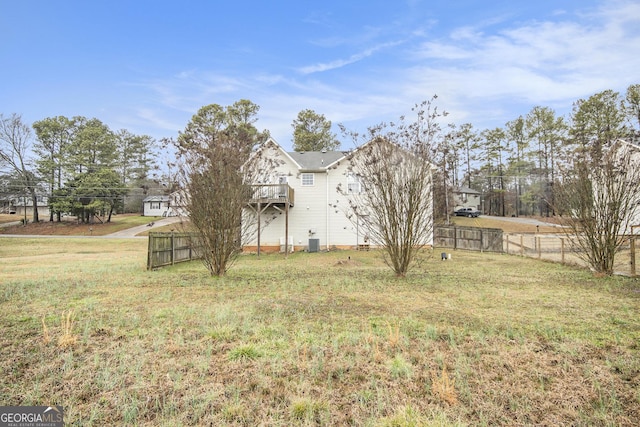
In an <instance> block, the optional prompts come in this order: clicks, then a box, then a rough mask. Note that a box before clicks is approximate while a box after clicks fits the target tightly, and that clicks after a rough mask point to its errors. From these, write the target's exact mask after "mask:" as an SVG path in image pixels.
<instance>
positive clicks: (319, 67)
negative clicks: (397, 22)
mask: <svg viewBox="0 0 640 427" xmlns="http://www.w3.org/2000/svg"><path fill="white" fill-rule="evenodd" d="M402 43H403V42H402V41H394V42H389V43H382V44H379V45H377V46H374V47H371V48H368V49H365V50H363V51H361V52H358V53H355V54H353V55H351V56H350V57H349V58H346V59H336V60H334V61H330V62H325V63H318V64H313V65H308V66H305V67H300V68H299V69H298V71H299V72H300V73H302V74H313V73H318V72H322V71H329V70H334V69H336V68H341V67H344V66H346V65H349V64H353V63H355V62H358V61H361V60H363V59H365V58H368V57H370V56H371V55H373V54H374V53H376V52H377V51H379V50H383V49H387V48H390V47H394V46H398V45H400V44H402Z"/></svg>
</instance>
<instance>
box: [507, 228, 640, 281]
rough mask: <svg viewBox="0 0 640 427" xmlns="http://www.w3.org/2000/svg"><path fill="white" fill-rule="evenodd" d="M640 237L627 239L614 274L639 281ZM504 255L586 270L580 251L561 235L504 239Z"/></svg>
mask: <svg viewBox="0 0 640 427" xmlns="http://www.w3.org/2000/svg"><path fill="white" fill-rule="evenodd" d="M638 241H640V235H631V236H625V240H624V243H623V245H622V250H621V251H620V252H618V254H617V255H616V261H615V265H614V273H615V274H621V275H625V276H631V277H636V276H637V271H636V248H638ZM504 248H505V253H508V254H512V255H520V256H526V257H531V258H538V259H543V260H546V261H552V262H559V263H562V264H571V265H579V266H583V267H587V266H588V265H587V263H586V262H585V261H584V259H583V258H584V257H582V256H581V254H580V250H579V249H578V248H576V247H575V246H574V245H573V244H572V242H571V239H570V238H569V237H567V236H566V235H562V234H538V233H518V234H513V233H509V234H505V235H504Z"/></svg>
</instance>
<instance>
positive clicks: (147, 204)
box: [142, 196, 171, 216]
mask: <svg viewBox="0 0 640 427" xmlns="http://www.w3.org/2000/svg"><path fill="white" fill-rule="evenodd" d="M169 200H170V199H169V196H147V197H145V198H144V199H143V200H142V216H171V215H169V212H170V203H169Z"/></svg>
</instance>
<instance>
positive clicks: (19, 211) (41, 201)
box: [9, 196, 49, 219]
mask: <svg viewBox="0 0 640 427" xmlns="http://www.w3.org/2000/svg"><path fill="white" fill-rule="evenodd" d="M37 206H38V217H39V218H40V219H42V218H45V217H48V216H49V198H48V197H47V196H38V198H37ZM25 210H26V211H27V212H26V214H25ZM9 212H10V213H15V214H16V215H17V216H24V215H26V216H28V217H30V218H31V217H33V200H32V199H31V197H30V196H28V197H16V198H14V199H12V200H11V205H10V208H9Z"/></svg>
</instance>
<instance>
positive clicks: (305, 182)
mask: <svg viewBox="0 0 640 427" xmlns="http://www.w3.org/2000/svg"><path fill="white" fill-rule="evenodd" d="M314 179H315V175H314V174H312V173H303V174H302V186H303V187H310V186H312V185H313V183H314Z"/></svg>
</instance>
